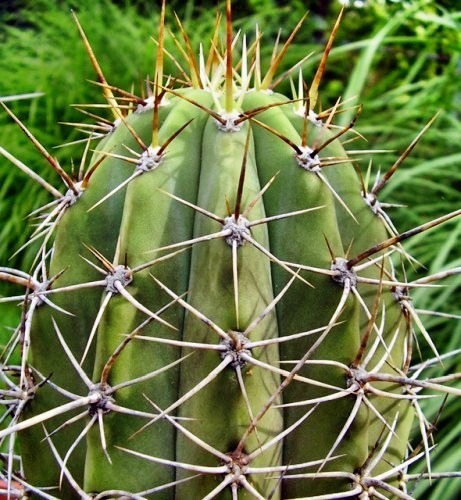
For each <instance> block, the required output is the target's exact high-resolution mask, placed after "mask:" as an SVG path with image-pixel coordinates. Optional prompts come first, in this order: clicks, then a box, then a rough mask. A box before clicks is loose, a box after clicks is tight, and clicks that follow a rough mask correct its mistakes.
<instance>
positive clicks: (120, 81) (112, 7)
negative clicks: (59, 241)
mask: <svg viewBox="0 0 461 500" xmlns="http://www.w3.org/2000/svg"><path fill="white" fill-rule="evenodd" d="M196 3H197V5H196ZM196 3H195V2H194V1H187V2H181V1H171V2H168V4H169V6H168V13H167V16H168V19H170V26H171V27H172V30H173V32H174V31H175V29H176V27H175V24H174V20H173V16H172V12H173V10H174V11H176V12H177V13H178V16H179V18H180V19H182V20H183V22H184V25H185V28H186V31H187V32H188V33H189V34H190V36H191V39H192V40H191V41H192V45H193V46H198V43H199V42H201V41H203V42H204V43H206V42H207V40H208V38H209V33H210V32H211V30H212V28H213V25H214V22H215V7H216V2H213V1H208V2H203V1H202V2H196ZM350 3H353V2H350ZM457 3H458V2H454V1H450V0H446V1H431V0H426V1H423V0H416V1H385V0H371V1H368V2H367V3H366V5H365V6H364V7H363V8H360V9H358V8H354V7H349V8H348V9H347V11H346V15H345V19H344V21H343V23H342V27H341V29H340V32H339V34H338V37H337V40H336V42H335V48H334V49H333V51H332V53H331V57H330V59H329V63H328V66H327V73H326V75H325V77H324V80H323V83H322V86H321V90H322V98H321V99H322V106H323V107H325V108H326V107H328V106H330V105H331V104H333V103H334V102H335V100H336V98H337V97H338V96H339V95H341V96H342V99H343V100H345V99H348V98H351V97H354V96H355V99H356V102H360V103H362V104H363V107H364V111H363V113H362V115H361V117H360V120H359V123H358V125H357V130H358V131H359V132H361V133H362V134H363V135H364V136H365V137H366V138H367V140H368V143H363V142H361V144H359V143H357V144H355V145H351V146H350V147H351V148H357V149H392V150H393V152H392V153H383V154H380V155H374V160H373V167H374V171H375V172H376V171H377V170H378V169H379V168H381V171H386V170H387V169H388V168H389V167H390V166H391V165H392V163H393V161H394V160H395V158H396V156H397V155H398V153H400V152H402V151H403V150H404V149H405V147H406V145H407V144H409V143H410V142H411V140H412V139H413V138H414V137H415V136H416V135H417V133H418V132H419V130H421V129H422V127H423V126H424V125H425V123H426V122H427V121H429V119H430V118H431V117H432V116H434V114H435V113H436V112H440V116H439V117H438V119H437V121H436V122H435V124H434V125H433V127H432V128H431V129H430V130H429V131H428V132H427V134H426V135H425V136H424V138H423V140H422V141H421V143H420V144H419V145H418V146H417V148H416V150H415V151H414V152H413V153H412V155H411V157H409V158H408V159H407V160H406V161H405V163H404V166H403V167H402V168H401V169H400V171H399V172H398V173H397V174H396V175H395V176H394V178H393V179H392V182H391V183H390V184H389V186H388V187H387V188H386V191H385V193H383V196H381V201H386V202H389V203H399V204H403V205H405V207H404V208H399V209H393V210H392V211H391V215H392V218H393V220H394V221H395V223H396V226H397V228H398V229H399V230H400V231H404V230H405V229H408V228H410V227H412V226H415V225H418V224H421V223H422V222H424V221H427V220H429V219H431V218H434V217H437V216H439V215H442V214H444V213H447V212H450V211H452V210H455V209H457V208H459V205H460V199H461V197H460V190H461V147H460V140H459V138H460V137H461V119H460V118H461V87H460V85H459V81H460V78H461V6H460V5H456V4H457ZM159 4H160V2H147V3H146V2H141V1H140V0H136V1H131V2H128V1H126V2H122V1H118V2H111V1H109V0H98V1H96V2H94V1H92V0H79V1H70V0H69V1H66V0H62V1H59V0H56V1H53V0H23V1H20V0H16V1H14V2H8V5H5V4H4V3H3V2H2V3H1V5H0V51H1V55H0V99H1V98H2V97H6V96H15V95H20V94H24V93H30V92H43V93H44V95H43V97H39V98H36V99H33V100H30V99H28V100H19V99H17V100H13V101H11V102H8V105H9V107H10V108H11V109H12V110H13V111H14V113H15V114H17V116H19V117H20V119H21V120H23V122H24V123H26V125H27V127H28V128H29V129H30V130H31V132H32V133H33V134H34V135H35V136H36V137H37V138H38V139H39V140H40V142H41V143H42V144H43V145H45V146H46V147H47V149H48V150H49V151H51V152H52V154H53V155H55V156H56V157H57V158H58V159H59V161H60V162H61V165H63V166H64V167H65V168H66V169H67V170H68V171H69V170H70V169H71V166H72V164H73V162H75V165H76V167H77V168H78V161H79V160H78V159H79V156H80V154H81V151H82V149H83V146H82V145H81V144H78V145H72V146H67V147H63V148H57V149H53V148H55V147H57V146H60V145H62V144H65V143H69V142H73V141H75V140H77V139H79V138H81V137H82V135H81V133H80V132H78V131H77V130H76V129H75V128H73V127H69V126H66V125H61V124H60V122H82V121H83V122H85V121H86V122H88V119H87V118H85V117H84V116H83V115H82V114H81V113H80V112H79V111H78V110H77V109H76V108H75V107H71V106H70V104H72V103H75V104H79V103H80V104H84V103H94V102H98V103H102V102H103V99H102V97H101V91H100V88H98V87H97V86H96V85H92V84H89V83H88V82H87V80H93V79H94V78H95V75H94V72H93V70H92V67H91V64H90V63H89V61H88V58H87V55H86V53H85V50H84V48H83V44H82V43H81V40H80V38H79V35H78V32H77V29H76V26H75V24H74V22H73V20H72V17H71V15H70V9H75V11H76V12H77V14H78V17H79V19H80V22H81V24H82V25H83V26H84V29H85V31H86V33H87V36H88V38H89V40H90V42H91V44H92V47H93V49H94V51H95V53H96V55H97V57H98V60H99V62H100V64H101V66H102V68H103V71H104V73H105V75H106V77H107V79H108V81H109V82H110V83H111V84H113V85H115V86H118V87H121V88H125V89H130V88H131V87H133V88H134V89H135V91H136V92H138V93H141V92H143V90H142V89H143V88H144V83H143V82H144V81H145V79H146V77H148V76H149V75H150V76H152V75H153V71H154V69H153V68H154V54H155V44H154V43H153V41H152V38H151V37H152V36H154V37H155V36H156V33H157V26H158V17H159ZM198 4H199V5H200V7H199V6H198ZM306 6H307V7H308V8H309V15H308V18H307V19H306V21H305V25H304V27H303V29H302V30H301V32H300V33H299V35H298V36H297V38H296V40H295V43H294V44H293V45H292V47H291V48H290V50H289V52H288V55H287V57H286V59H285V62H284V67H283V68H282V70H287V69H288V68H289V67H290V66H291V65H293V64H294V63H296V62H297V61H298V60H299V59H301V58H302V57H304V56H305V55H306V54H308V53H310V52H311V51H314V52H315V53H314V55H313V56H312V57H311V58H309V59H308V61H307V62H306V64H305V65H304V75H305V78H306V80H307V81H309V80H310V79H311V78H312V75H313V72H314V70H315V68H316V64H317V63H318V61H319V58H320V54H321V50H322V46H323V44H324V43H325V41H326V39H327V37H328V34H329V29H330V27H331V26H332V24H333V22H334V19H335V18H336V16H337V14H338V12H339V9H340V5H339V2H335V1H329V2H327V1H321V0H317V1H310V2H303V1H300V0H295V1H292V2H277V1H274V0H249V1H246V2H235V5H234V18H235V26H236V28H242V30H243V31H244V32H249V33H251V32H253V31H254V26H255V25H256V24H258V25H259V26H260V27H261V29H262V31H263V34H264V40H265V41H266V47H267V50H266V51H264V57H265V58H266V61H268V60H269V58H270V53H271V49H272V46H273V41H274V40H275V38H276V37H277V33H278V30H279V26H280V24H281V25H282V26H281V38H282V40H284V39H286V38H287V37H288V35H289V33H290V31H291V29H293V28H294V26H295V25H296V23H297V21H298V20H299V19H300V17H301V16H302V15H303V14H304V13H305V9H306ZM176 31H177V30H176ZM168 43H169V45H168V49H169V50H171V51H172V52H174V53H177V50H176V49H175V47H174V44H173V43H172V41H171V40H170V41H169V42H168ZM169 71H172V72H174V71H175V70H174V68H173V66H172V65H171V67H169V68H167V69H166V72H169ZM279 90H281V91H285V92H288V91H289V85H288V84H287V83H285V84H282V86H281V88H280V89H279ZM101 112H102V113H103V114H105V116H107V117H109V113H107V112H106V111H105V110H101ZM350 118H351V115H350V113H345V114H344V115H343V116H342V117H341V120H342V121H343V123H347V122H348V121H349V120H350ZM0 145H2V147H4V148H5V149H7V150H8V151H9V152H10V153H11V154H13V155H15V156H16V157H17V158H19V159H20V160H21V161H22V162H23V163H25V164H26V165H28V166H29V167H30V168H32V169H34V170H36V171H37V172H40V174H41V175H42V176H43V177H45V178H47V179H48V180H49V181H50V182H52V183H54V185H57V184H56V176H55V175H54V173H53V172H52V171H51V168H49V166H47V165H46V164H45V162H44V161H43V159H42V158H41V157H40V155H39V153H38V152H37V151H36V150H35V149H34V148H33V147H32V146H31V144H30V143H29V141H28V140H27V138H26V137H25V136H24V135H23V134H21V133H20V132H19V130H18V128H17V126H16V125H15V124H14V123H12V121H11V119H9V118H8V116H7V115H6V113H5V112H3V111H2V112H0ZM367 163H368V159H367V158H366V157H364V159H363V165H362V167H363V169H366V165H367ZM47 201H49V200H48V197H47V194H46V193H44V192H43V190H42V189H41V188H39V186H37V185H35V184H34V183H33V182H32V181H31V180H29V179H27V178H26V176H25V175H24V174H23V173H22V172H20V171H19V170H18V169H16V168H15V167H14V166H12V165H11V164H9V162H8V161H7V160H5V159H4V158H3V157H0V262H1V264H2V265H5V264H6V263H7V265H11V266H12V267H21V268H22V269H28V267H29V266H30V264H31V260H32V256H33V253H34V248H33V246H31V247H30V248H28V249H27V250H25V251H23V252H21V253H20V254H18V255H15V256H14V257H13V258H11V260H8V259H9V258H10V257H11V256H12V255H13V254H14V252H15V250H17V249H18V248H19V247H20V246H21V245H22V244H23V243H24V242H26V241H27V238H28V236H29V235H30V221H27V220H25V219H26V217H27V214H28V213H30V212H31V211H32V210H34V209H36V208H38V207H39V206H41V205H43V204H45V203H46V202H47ZM460 240H461V220H459V219H458V220H456V221H452V222H451V223H448V224H446V225H445V226H443V227H441V228H439V229H437V230H434V231H432V233H431V234H430V235H428V234H426V235H422V237H416V238H414V239H412V240H411V241H410V242H409V243H408V244H407V245H406V248H407V249H408V250H409V251H410V253H412V254H413V255H414V256H415V257H416V258H417V259H418V260H419V261H420V262H422V264H423V265H424V266H425V267H426V268H427V269H422V271H421V272H420V270H419V269H417V268H415V269H414V270H411V271H410V272H411V273H412V274H413V276H409V279H412V278H414V277H417V276H418V275H419V274H420V275H422V272H424V273H434V272H437V271H439V270H442V269H448V268H451V267H456V266H461V250H460V249H459V247H460V245H459V241H460ZM418 273H419V274H418ZM447 281H448V280H447ZM450 282H451V284H452V285H454V286H453V287H451V288H450V291H449V292H448V291H444V289H437V290H434V289H425V290H424V291H418V292H415V293H414V302H415V305H416V306H417V307H418V308H420V309H430V310H438V311H440V312H444V313H450V314H455V315H458V316H461V300H460V296H461V277H460V276H458V277H453V278H450ZM453 290H454V291H453ZM9 293H14V290H12V288H11V287H7V286H5V285H4V284H1V283H0V296H2V295H7V294H9ZM19 318H20V308H18V307H17V306H16V305H9V306H6V305H5V304H1V308H0V343H4V342H6V341H7V338H8V334H9V329H10V328H12V327H14V326H16V324H17V322H18V320H19ZM446 324H447V323H446V320H444V319H443V318H440V317H438V316H430V315H428V316H427V321H426V326H427V329H428V330H429V331H430V333H431V334H432V335H433V337H434V341H435V342H436V344H437V345H438V346H439V347H440V351H441V352H445V351H447V350H449V349H458V348H460V347H461V321H460V320H459V319H458V321H455V322H453V321H451V322H449V326H448V327H447V326H446ZM428 355H429V356H430V354H428ZM453 370H458V371H461V366H459V364H458V366H454V362H452V361H450V360H448V361H446V363H445V364H444V366H443V367H441V368H440V369H439V371H440V372H444V371H447V372H448V371H453ZM440 404H441V401H440V400H439V399H435V400H431V401H430V402H427V407H428V408H427V412H428V415H430V416H435V415H436V413H437V411H438V409H439V407H440ZM460 410H461V404H460V402H459V401H450V400H449V401H448V403H447V408H446V410H445V411H444V413H443V416H442V418H441V420H440V422H439V423H438V425H437V427H438V431H437V441H438V442H439V445H438V448H437V449H436V450H435V451H434V459H433V469H434V470H461V448H460V447H459V446H458V444H457V438H456V437H457V436H459V435H460V433H461V423H460V422H459V417H458V416H457V415H459V412H460ZM416 444H417V443H416ZM427 486H428V485H427V482H424V483H423V482H421V484H418V485H417V490H416V491H415V493H414V494H415V496H417V497H418V498H429V495H431V498H434V499H436V498H444V499H449V498H453V499H455V498H458V497H459V492H460V491H461V485H460V483H459V482H458V481H452V482H445V481H442V482H440V483H439V485H438V486H435V487H433V488H432V489H431V492H429V491H426V489H425V488H426V487H427ZM442 491H443V495H442Z"/></svg>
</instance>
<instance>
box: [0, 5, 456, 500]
mask: <svg viewBox="0 0 461 500" xmlns="http://www.w3.org/2000/svg"><path fill="white" fill-rule="evenodd" d="M340 17H341V15H340ZM340 17H339V19H338V21H337V23H336V25H335V26H334V28H333V30H332V35H331V37H330V39H329V42H328V44H327V47H326V49H325V53H324V56H323V58H322V61H321V63H320V65H319V69H318V71H317V73H316V75H315V77H314V79H313V81H312V83H311V84H307V83H305V82H304V80H303V75H302V73H301V72H300V75H299V84H296V85H295V84H294V83H293V85H292V88H293V89H296V90H294V91H293V95H292V96H290V97H288V96H284V95H281V94H279V93H277V92H276V91H275V90H274V89H273V85H274V82H275V79H274V75H275V74H276V72H277V69H278V67H279V64H280V61H281V59H282V57H283V55H284V54H285V52H286V51H287V50H288V49H289V45H290V43H291V40H292V38H293V37H294V36H295V34H296V31H297V30H298V29H300V28H301V23H300V24H299V25H298V26H297V27H296V29H295V30H294V31H293V34H292V36H291V37H290V38H289V40H288V42H287V43H286V44H285V45H284V46H283V47H281V48H280V49H277V48H276V49H275V53H274V56H273V57H272V62H271V65H270V68H269V69H268V71H267V73H265V74H262V72H261V68H260V66H259V60H260V49H261V46H262V44H263V40H262V38H261V37H260V35H259V32H258V31H256V37H255V41H254V42H253V43H252V44H250V43H247V39H246V37H245V36H243V35H241V34H239V35H236V34H235V33H233V30H232V20H231V2H230V1H229V0H228V1H227V2H226V22H225V23H221V24H224V26H225V28H224V30H223V33H221V27H220V25H219V23H218V25H217V28H216V32H215V33H213V34H212V35H211V38H212V40H213V42H212V43H211V48H210V50H209V55H208V57H207V58H205V56H204V52H203V50H200V55H199V58H198V60H196V56H195V48H192V47H191V46H190V44H189V40H188V38H187V35H186V34H185V33H184V31H183V29H182V26H181V25H179V32H180V33H181V34H182V36H183V37H184V51H183V55H184V56H185V58H186V60H187V64H188V66H189V68H188V69H187V70H186V69H184V70H183V71H182V72H181V74H180V75H179V76H177V77H174V76H173V77H166V76H165V75H164V74H163V57H165V54H166V52H164V48H163V41H164V35H165V4H163V6H162V14H161V25H160V33H159V37H158V46H159V48H158V56H157V61H156V68H155V77H154V80H153V81H152V82H149V95H148V97H147V98H146V97H137V96H135V95H133V94H131V93H129V92H125V91H122V90H121V89H118V88H116V87H114V86H111V85H109V83H108V81H107V79H106V77H105V75H104V74H103V71H102V69H101V68H100V67H99V63H98V61H97V60H96V58H95V56H94V54H93V52H92V50H91V48H90V44H89V41H88V39H87V36H86V35H85V33H84V31H83V29H82V27H81V26H80V25H79V24H78V20H77V19H76V21H77V26H78V29H79V30H80V32H81V34H82V37H83V41H84V45H85V46H86V48H87V50H88V53H89V55H90V59H91V61H92V64H93V66H94V68H95V70H96V73H97V75H98V79H99V81H100V84H101V87H102V90H103V95H104V97H105V98H106V100H107V104H108V108H109V110H110V112H111V113H112V115H113V119H114V123H113V126H112V127H111V128H110V130H108V131H107V133H102V134H101V133H100V126H99V125H96V126H95V131H94V133H92V134H91V135H90V136H89V138H88V141H87V147H86V150H85V156H84V158H83V159H82V163H81V169H80V172H79V174H78V176H77V177H76V178H73V177H72V176H70V175H69V174H67V173H66V169H63V168H61V166H60V165H59V164H58V163H57V161H56V160H54V159H53V157H52V156H51V155H50V154H49V153H47V151H46V149H45V148H44V147H43V146H41V145H40V144H39V143H38V141H37V140H36V139H35V138H34V137H33V136H32V134H31V133H30V132H29V131H28V130H27V128H26V126H25V125H24V124H23V123H22V122H21V121H20V120H19V118H17V117H16V116H14V115H13V113H12V112H11V111H9V110H8V109H6V111H7V112H8V113H9V114H10V115H11V117H12V119H13V120H14V121H16V122H17V124H18V125H19V127H20V128H21V129H22V130H23V132H25V133H26V134H27V135H28V136H29V138H30V139H31V141H32V143H33V144H34V145H35V146H36V147H37V148H38V149H39V150H40V152H41V153H42V155H43V157H44V158H45V159H46V160H47V161H48V163H50V165H51V167H52V168H54V170H55V171H56V173H57V174H58V176H59V177H60V178H61V179H62V181H63V182H64V184H65V187H64V194H61V192H60V191H59V190H57V189H56V188H54V187H52V186H50V185H49V184H47V183H46V182H45V181H42V180H39V181H40V182H42V185H43V186H44V188H45V189H47V190H48V191H49V192H50V195H52V196H54V198H55V201H54V202H51V203H50V204H49V205H47V206H46V207H44V208H43V209H41V210H40V211H39V212H38V213H39V214H40V215H41V216H42V218H41V220H40V223H39V225H38V227H37V228H36V229H35V231H34V233H33V234H32V236H31V242H33V243H34V244H35V245H37V247H38V251H37V255H36V259H35V262H34V269H33V270H32V272H31V273H30V274H29V273H26V272H23V271H19V270H15V269H11V268H8V267H6V266H5V267H2V268H0V279H2V280H4V281H8V282H12V283H15V284H17V285H18V287H19V286H23V287H25V292H24V293H23V295H22V296H21V297H20V298H21V300H22V301H23V319H22V321H21V324H20V325H19V326H18V328H17V330H16V332H15V333H14V335H13V336H12V339H11V344H10V346H9V349H8V351H7V352H6V353H5V354H4V355H3V358H2V364H3V373H2V377H3V382H4V384H5V386H6V387H7V390H3V391H2V396H1V397H2V402H3V403H4V404H5V405H7V407H8V408H9V410H8V413H9V416H11V417H12V418H11V422H10V424H9V425H8V426H6V427H5V428H4V429H3V430H1V431H0V437H1V439H2V440H3V443H4V444H5V446H6V448H7V449H8V450H9V451H8V452H7V453H5V455H4V457H5V458H4V470H3V472H2V476H1V477H2V481H3V485H4V487H5V488H6V489H7V490H8V491H9V498H22V497H26V496H27V495H28V497H29V496H32V497H36V498H88V499H89V498H101V499H102V498H165V499H173V498H176V499H182V498H184V499H195V498H197V499H198V498H206V499H211V498H220V499H221V498H223V499H225V498H232V499H247V498H248V499H250V498H260V499H265V498H271V499H289V498H290V499H291V498H361V499H365V498H402V499H407V498H411V496H410V494H409V493H408V484H409V483H410V482H411V481H413V480H414V479H416V478H415V477H413V476H412V475H411V474H409V473H408V466H409V465H410V464H411V463H412V462H414V461H415V460H426V461H427V467H428V469H429V473H428V474H427V475H423V476H421V477H419V479H427V478H429V477H430V476H431V474H430V458H429V457H430V455H429V452H430V449H429V448H430V445H429V441H428V437H429V434H430V430H429V427H428V425H429V423H428V422H427V421H426V420H425V417H424V416H423V414H422V412H421V409H420V405H419V401H420V398H421V397H424V393H423V394H422V391H423V390H429V391H432V392H434V391H435V392H437V393H440V394H442V395H443V394H454V395H456V396H459V395H461V391H460V390H458V389H456V388H454V387H453V386H452V385H450V383H449V382H451V381H452V380H455V379H456V378H458V374H453V375H452V376H451V377H448V378H447V379H445V380H438V379H431V378H430V374H429V371H428V369H427V368H429V367H430V366H432V365H433V364H435V363H438V362H440V360H441V357H442V356H441V355H440V354H439V353H438V352H437V349H436V346H435V345H434V343H433V341H432V340H431V338H430V336H429V333H428V332H426V330H425V329H424V327H423V326H422V323H421V321H420V319H419V318H418V316H417V313H416V310H415V308H414V306H413V305H412V303H411V301H410V298H409V297H410V293H411V289H412V287H414V286H424V285H428V284H431V283H433V282H437V281H439V280H441V279H443V278H445V277H446V276H449V275H452V274H455V273H459V271H460V269H459V268H458V269H453V270H449V271H446V272H445V273H440V274H438V275H434V276H428V277H426V278H424V279H421V280H419V281H418V282H413V283H411V282H407V281H406V280H405V268H404V267H405V265H407V264H408V262H411V257H410V256H408V255H407V254H406V252H405V250H404V248H403V246H402V243H403V242H404V241H405V240H406V239H408V238H410V237H412V236H413V235H415V234H419V233H423V232H426V231H429V230H430V229H431V228H432V227H435V226H437V225H439V224H442V223H443V222H445V221H448V220H449V219H452V218H454V217H457V216H459V215H460V213H461V211H459V210H458V211H457V212H453V213H451V214H447V215H446V216H444V217H441V218H439V219H437V220H435V221H429V222H427V223H425V224H423V225H421V226H419V227H416V228H413V229H410V230H407V231H405V232H402V233H398V232H397V230H396V229H395V227H394V226H393V224H392V222H391V221H390V219H389V217H388V215H387V214H386V213H385V212H384V209H383V205H381V204H380V203H379V201H378V199H377V195H378V192H379V191H380V190H381V188H382V187H383V185H384V184H385V183H386V182H388V181H389V180H390V179H391V176H392V174H393V172H394V171H395V169H396V168H397V167H398V166H399V165H400V164H401V163H402V161H403V160H404V159H405V157H406V156H407V155H408V154H409V152H410V151H411V149H412V148H413V147H414V146H415V144H416V143H417V142H418V141H419V140H420V138H421V136H422V133H421V134H420V135H418V137H417V138H416V139H415V141H414V143H413V144H411V145H410V146H409V147H408V148H407V150H405V151H404V153H403V154H402V155H401V157H400V158H399V159H398V160H397V161H396V164H395V165H394V166H393V167H391V169H390V170H389V172H388V173H387V174H385V175H384V176H382V177H378V179H377V182H376V184H375V186H374V187H373V188H372V189H371V190H368V188H367V186H366V185H365V182H364V181H363V179H362V176H361V175H360V174H358V173H357V171H358V157H357V156H356V155H355V154H354V153H349V152H348V151H347V148H346V145H345V142H346V141H347V140H348V139H349V138H350V137H354V133H355V132H354V130H353V128H354V126H355V121H356V119H357V118H358V115H359V114H360V111H361V109H360V107H358V106H357V108H356V117H355V118H354V120H353V121H352V123H351V124H350V125H349V126H347V127H344V128H340V127H337V126H335V116H336V114H337V113H338V112H340V111H341V109H343V108H344V106H345V104H343V103H342V102H341V101H340V100H338V102H337V103H336V104H335V105H334V106H333V107H332V108H330V109H326V110H322V111H319V106H318V105H317V101H318V100H319V99H318V95H317V92H318V87H319V84H320V81H321V77H322V73H323V71H324V68H325V64H326V61H327V56H328V52H329V50H330V47H331V44H332V42H333V39H334V34H335V32H336V31H337V29H338V27H339V24H340ZM221 35H224V39H225V42H224V43H223V44H221V43H220V42H219V38H220V37H221ZM89 38H91V36H90V34H89ZM221 45H223V46H224V49H220V48H219V47H221ZM178 64H179V63H178ZM306 89H307V90H306ZM4 107H5V106H4ZM5 108H6V107H5ZM428 126H429V125H428ZM90 150H92V151H93V152H92V153H91V154H90ZM1 152H2V153H3V154H4V156H6V157H7V158H8V159H9V160H11V161H12V162H13V163H14V164H15V165H16V166H18V167H19V168H23V166H22V164H21V162H20V160H19V159H16V158H13V157H11V155H9V154H8V153H7V152H6V151H5V150H3V149H1ZM23 170H25V169H24V168H23ZM36 180H37V179H36ZM429 234H430V233H428V237H430V236H429ZM6 300H18V297H12V298H8V299H6ZM415 335H417V336H418V337H420V339H419V340H418V341H419V342H426V343H428V344H429V346H430V347H431V349H432V350H433V355H434V358H433V359H431V360H427V365H426V366H422V367H421V365H420V367H419V369H415V368H413V364H416V363H415V362H414V361H413V359H412V351H413V350H414V349H413V343H414V336H415ZM17 350H20V352H21V364H20V365H19V366H16V365H13V364H12V362H11V359H13V358H11V356H12V355H13V353H14V352H15V351H17ZM413 425H417V426H419V427H420V429H421V432H422V435H421V436H420V439H421V442H422V445H421V446H417V447H416V448H414V449H412V448H411V447H410V445H409V439H410V437H409V436H410V430H411V427H412V426H413ZM15 447H17V449H18V450H19V452H20V458H18V457H17V456H16V455H15V453H14V451H15V449H16V448H15ZM432 477H433V478H434V479H436V478H437V474H435V473H434V474H432Z"/></svg>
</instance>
